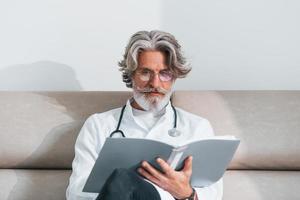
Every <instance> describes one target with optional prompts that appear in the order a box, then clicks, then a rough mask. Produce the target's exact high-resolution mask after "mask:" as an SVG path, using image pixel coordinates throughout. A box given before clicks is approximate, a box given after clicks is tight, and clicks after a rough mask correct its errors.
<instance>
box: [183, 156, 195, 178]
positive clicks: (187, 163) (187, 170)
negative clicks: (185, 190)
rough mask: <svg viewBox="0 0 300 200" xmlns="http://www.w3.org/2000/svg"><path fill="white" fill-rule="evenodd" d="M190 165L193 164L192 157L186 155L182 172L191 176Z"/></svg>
mask: <svg viewBox="0 0 300 200" xmlns="http://www.w3.org/2000/svg"><path fill="white" fill-rule="evenodd" d="M192 166H193V157H192V156H188V157H187V158H186V159H185V160H184V167H183V169H182V172H184V173H185V174H186V175H188V176H191V175H192Z"/></svg>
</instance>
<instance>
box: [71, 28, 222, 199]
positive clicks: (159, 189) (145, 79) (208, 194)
mask: <svg viewBox="0 0 300 200" xmlns="http://www.w3.org/2000/svg"><path fill="white" fill-rule="evenodd" d="M119 66H120V71H121V72H122V75H123V82H125V84H126V86H127V87H129V88H132V89H133V95H132V97H131V98H130V99H128V101H127V103H126V104H125V106H123V107H122V108H117V109H113V110H110V111H107V112H104V113H97V114H94V115H92V116H90V117H89V118H88V119H87V120H86V122H85V124H84V126H83V127H82V129H81V131H80V133H79V135H78V138H77V140H76V144H75V158H74V161H73V163H72V168H73V172H72V175H71V177H70V182H69V186H68V189H67V194H66V195H67V199H70V200H73V199H74V200H75V199H116V200H118V199H124V200H125V199H153V200H155V199H166V200H167V199H172V200H174V199H190V200H191V199H199V200H202V199H203V200H221V199H222V192H223V184H222V179H221V180H219V181H218V182H217V183H215V184H213V185H211V186H208V187H204V188H193V187H192V186H191V185H190V177H191V175H192V157H187V158H186V160H185V163H184V167H183V169H182V170H181V171H175V170H173V169H172V168H171V167H170V166H169V165H168V164H167V162H166V161H164V160H163V159H160V158H157V159H156V161H157V163H158V164H159V165H160V166H161V168H162V170H163V171H162V172H160V171H158V170H156V169H155V168H154V167H153V166H151V165H150V164H149V163H148V162H146V161H141V165H140V167H139V168H138V169H137V172H136V173H132V172H131V171H129V170H125V169H123V170H122V169H117V170H115V171H114V173H113V174H112V175H111V176H110V177H109V178H108V179H107V181H106V184H105V186H104V188H103V189H102V191H101V193H100V195H99V196H98V194H94V193H85V192H82V189H83V187H84V184H85V183H86V180H87V178H88V176H89V174H90V172H91V170H92V167H93V165H94V164H95V161H96V159H97V157H98V155H99V152H100V151H101V148H102V146H103V144H104V142H105V139H106V138H107V137H110V136H112V135H113V134H112V133H114V131H115V130H116V129H117V130H119V129H120V130H122V131H123V133H122V135H121V136H123V137H128V138H147V139H152V140H159V141H163V142H165V143H169V144H171V145H181V144H184V143H186V142H187V141H194V140H199V139H201V138H203V137H209V136H212V135H213V129H212V127H211V125H210V123H209V122H208V121H207V120H206V119H204V118H202V117H199V116H196V115H193V114H191V113H188V112H186V111H184V110H182V109H180V108H175V107H173V105H172V104H171V102H170V97H171V95H172V86H173V85H174V83H175V81H176V80H177V78H183V77H185V76H186V75H187V74H188V73H189V72H190V70H191V68H190V67H189V66H188V65H187V64H186V61H185V58H184V56H183V54H182V51H181V47H180V45H179V43H178V41H177V40H176V39H175V38H174V36H173V35H171V34H169V33H166V32H162V31H150V32H147V31H140V32H137V33H135V34H134V35H133V36H132V37H131V39H130V41H129V43H128V45H127V47H126V50H125V54H124V58H123V60H122V61H121V62H120V63H119ZM174 112H176V114H177V119H174ZM174 120H176V122H177V130H178V132H174V131H173V132H172V128H173V126H174ZM118 122H120V125H119V126H118V127H117V124H118ZM116 127H117V128H116ZM170 130H171V131H170ZM174 136H176V137H174ZM197 170H201V168H200V169H197Z"/></svg>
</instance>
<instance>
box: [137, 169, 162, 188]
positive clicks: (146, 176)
mask: <svg viewBox="0 0 300 200" xmlns="http://www.w3.org/2000/svg"><path fill="white" fill-rule="evenodd" d="M138 172H139V173H140V174H141V175H142V176H144V177H145V178H146V179H148V180H149V181H151V182H153V183H155V184H156V185H158V184H159V180H158V179H157V178H155V177H154V176H152V175H151V174H149V173H148V172H147V171H146V170H144V169H143V168H141V167H140V168H138Z"/></svg>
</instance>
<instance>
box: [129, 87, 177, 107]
mask: <svg viewBox="0 0 300 200" xmlns="http://www.w3.org/2000/svg"><path fill="white" fill-rule="evenodd" d="M172 92H173V90H172V89H170V90H169V91H167V93H165V95H164V97H159V96H154V97H147V96H146V94H145V93H143V92H139V89H138V88H135V87H134V89H133V98H134V100H135V101H136V103H137V104H138V105H139V106H140V107H141V108H143V109H144V110H146V111H151V112H154V113H158V112H159V111H161V110H162V109H163V108H164V107H166V105H167V104H168V102H169V101H170V98H171V95H172Z"/></svg>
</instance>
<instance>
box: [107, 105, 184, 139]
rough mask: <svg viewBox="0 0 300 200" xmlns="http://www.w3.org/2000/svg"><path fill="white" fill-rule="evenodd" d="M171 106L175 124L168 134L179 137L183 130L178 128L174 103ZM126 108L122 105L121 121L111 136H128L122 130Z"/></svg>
mask: <svg viewBox="0 0 300 200" xmlns="http://www.w3.org/2000/svg"><path fill="white" fill-rule="evenodd" d="M171 107H172V110H173V113H174V124H173V128H171V129H170V130H169V131H168V134H169V136H171V137H178V136H180V135H181V132H180V131H178V130H177V112H176V109H175V107H174V106H173V105H172V104H171ZM125 108H126V105H124V106H123V107H122V110H121V114H120V117H119V121H118V126H117V128H116V130H114V131H113V132H111V134H110V135H109V137H113V136H114V135H115V134H117V135H120V136H122V137H124V138H125V137H126V136H125V134H124V132H123V131H122V130H120V125H121V122H122V119H123V115H124V111H125Z"/></svg>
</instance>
